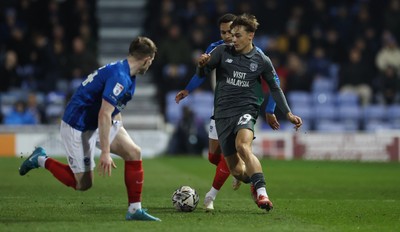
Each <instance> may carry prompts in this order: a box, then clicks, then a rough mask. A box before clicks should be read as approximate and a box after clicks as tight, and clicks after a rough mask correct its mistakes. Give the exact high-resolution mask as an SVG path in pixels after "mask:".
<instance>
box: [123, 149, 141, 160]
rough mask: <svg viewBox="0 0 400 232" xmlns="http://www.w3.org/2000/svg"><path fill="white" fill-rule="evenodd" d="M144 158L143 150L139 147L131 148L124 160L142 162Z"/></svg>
mask: <svg viewBox="0 0 400 232" xmlns="http://www.w3.org/2000/svg"><path fill="white" fill-rule="evenodd" d="M141 157H142V149H141V148H140V147H138V146H134V147H131V148H130V149H129V150H128V151H127V154H126V156H125V157H123V158H124V160H140V159H141Z"/></svg>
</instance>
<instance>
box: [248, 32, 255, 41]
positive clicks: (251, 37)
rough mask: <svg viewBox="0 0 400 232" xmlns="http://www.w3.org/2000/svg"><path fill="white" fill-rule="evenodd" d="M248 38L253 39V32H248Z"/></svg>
mask: <svg viewBox="0 0 400 232" xmlns="http://www.w3.org/2000/svg"><path fill="white" fill-rule="evenodd" d="M249 39H250V40H252V39H254V32H249Z"/></svg>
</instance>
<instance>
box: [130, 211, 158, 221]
mask: <svg viewBox="0 0 400 232" xmlns="http://www.w3.org/2000/svg"><path fill="white" fill-rule="evenodd" d="M125 219H126V220H128V221H130V220H135V221H161V220H160V219H159V218H156V217H153V216H151V215H150V214H148V213H147V212H146V210H145V209H137V210H136V212H135V213H130V212H129V211H128V212H127V213H126V216H125Z"/></svg>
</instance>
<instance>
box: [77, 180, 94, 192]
mask: <svg viewBox="0 0 400 232" xmlns="http://www.w3.org/2000/svg"><path fill="white" fill-rule="evenodd" d="M91 187H92V182H90V183H84V184H78V185H77V186H76V190H78V191H86V190H89V189H90V188H91Z"/></svg>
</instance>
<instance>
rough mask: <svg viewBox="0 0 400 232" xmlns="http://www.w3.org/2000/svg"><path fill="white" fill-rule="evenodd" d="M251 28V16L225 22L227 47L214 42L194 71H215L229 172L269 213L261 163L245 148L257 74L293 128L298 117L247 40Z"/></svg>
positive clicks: (258, 100) (258, 98) (256, 102)
mask: <svg viewBox="0 0 400 232" xmlns="http://www.w3.org/2000/svg"><path fill="white" fill-rule="evenodd" d="M257 27H258V22H257V19H256V18H255V17H254V16H253V15H248V14H243V15H240V16H238V17H237V18H236V19H235V20H234V21H233V23H232V25H231V30H232V31H231V32H232V34H233V39H232V42H233V46H229V45H220V46H218V47H216V48H215V49H214V50H213V51H212V52H211V53H210V54H203V55H202V56H201V57H200V58H199V61H198V68H197V75H198V76H200V77H205V76H207V75H208V74H209V73H210V72H211V71H212V70H213V69H216V72H217V85H216V89H215V95H214V96H215V100H214V110H215V111H214V119H215V123H216V128H217V133H218V138H219V142H220V144H221V148H222V152H223V154H224V155H225V160H226V161H227V164H228V167H229V170H230V172H231V174H232V175H233V176H235V178H237V179H239V180H241V181H243V182H244V183H251V185H252V188H251V189H252V194H253V199H254V201H255V202H256V204H257V205H258V207H260V208H261V209H266V210H267V211H269V210H271V209H272V208H273V204H272V202H271V201H270V200H269V197H268V194H267V190H266V183H265V179H264V174H263V171H262V167H261V163H260V161H259V160H258V158H257V157H256V156H255V155H254V154H253V153H252V147H251V146H252V141H253V139H254V125H255V123H256V119H257V117H258V112H259V111H260V106H261V104H262V102H263V100H264V99H263V98H264V95H263V91H262V87H261V79H260V77H261V78H263V79H264V80H265V81H266V82H267V83H268V85H269V88H270V90H271V95H272V97H273V98H274V100H275V101H276V103H277V106H278V107H279V108H280V110H281V111H282V112H283V113H284V114H285V115H286V117H287V119H288V120H289V121H290V122H291V123H293V124H294V125H295V126H294V127H295V129H296V130H297V129H299V128H300V126H301V125H302V120H301V118H300V117H298V116H296V115H293V114H292V112H291V110H290V108H289V106H288V104H287V101H286V98H285V96H284V94H283V92H282V89H281V88H280V87H279V85H278V84H277V82H276V81H275V79H274V77H275V70H274V68H273V65H272V63H271V60H270V59H269V58H268V57H267V56H265V55H264V54H263V53H261V52H259V51H258V50H257V49H256V48H255V46H254V44H253V38H254V34H255V31H256V29H257ZM243 162H244V165H242V163H243Z"/></svg>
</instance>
